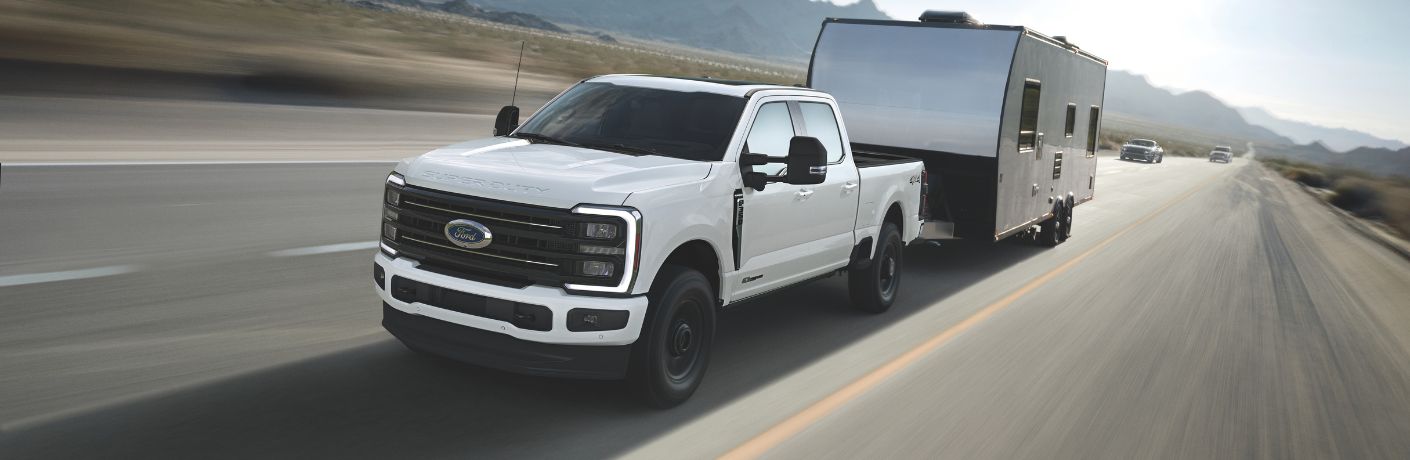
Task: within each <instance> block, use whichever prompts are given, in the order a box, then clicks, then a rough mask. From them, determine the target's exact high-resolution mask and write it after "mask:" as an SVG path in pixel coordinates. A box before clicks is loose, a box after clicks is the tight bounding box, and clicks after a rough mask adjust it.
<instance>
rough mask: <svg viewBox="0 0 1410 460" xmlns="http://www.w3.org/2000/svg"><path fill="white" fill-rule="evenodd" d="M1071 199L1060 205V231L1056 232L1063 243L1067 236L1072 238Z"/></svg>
mask: <svg viewBox="0 0 1410 460" xmlns="http://www.w3.org/2000/svg"><path fill="white" fill-rule="evenodd" d="M1072 208H1073V204H1072V199H1071V198H1069V199H1068V200H1067V202H1065V203H1064V204H1063V205H1062V231H1061V232H1058V237H1059V238H1061V239H1062V241H1063V242H1064V243H1065V242H1067V239H1068V238H1072Z"/></svg>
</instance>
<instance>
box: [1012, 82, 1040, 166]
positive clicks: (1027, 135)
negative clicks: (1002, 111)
mask: <svg viewBox="0 0 1410 460" xmlns="http://www.w3.org/2000/svg"><path fill="white" fill-rule="evenodd" d="M1041 91H1042V84H1041V83H1038V82H1036V81H1029V82H1027V83H1024V85H1023V105H1022V107H1021V108H1020V109H1019V115H1018V151H1020V152H1027V151H1031V150H1033V148H1034V146H1035V145H1036V144H1037V141H1038V96H1039V93H1040V92H1041Z"/></svg>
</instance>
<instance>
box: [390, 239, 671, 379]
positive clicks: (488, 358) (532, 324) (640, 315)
mask: <svg viewBox="0 0 1410 460" xmlns="http://www.w3.org/2000/svg"><path fill="white" fill-rule="evenodd" d="M373 263H375V264H376V268H374V272H377V273H381V278H380V281H379V282H377V283H376V285H375V286H374V287H375V288H376V289H377V295H378V296H379V297H381V298H382V305H383V320H382V326H383V327H384V328H386V329H387V331H388V332H391V333H392V335H394V336H396V337H397V338H398V339H400V340H401V341H402V342H403V343H405V344H407V345H408V346H410V347H411V348H414V349H419V350H423V351H427V352H430V353H434V354H438V355H443V356H446V357H450V358H453V359H457V360H460V361H465V362H469V363H472V364H478V365H483V366H486V367H493V368H497V369H503V370H507V371H512V372H520V373H527V374H535V375H549V376H559V377H578V378H601V379H611V378H621V377H622V376H624V375H625V372H626V365H627V360H628V357H629V355H630V348H631V346H630V345H631V344H632V343H634V342H636V339H637V337H638V335H639V334H640V332H641V325H642V322H643V320H644V318H645V315H646V307H647V300H646V296H635V297H626V298H608V297H591V296H582V295H571V294H568V293H566V292H564V291H563V290H562V289H558V288H551V287H547V286H537V285H531V286H527V287H523V288H515V287H508V286H499V285H494V284H488V283H482V282H478V281H471V280H467V279H462V278H457V277H453V276H448V275H443V274H439V273H433V272H430V271H426V270H423V269H420V268H418V264H417V262H416V261H414V260H410V259H406V258H391V257H388V256H387V255H386V254H384V253H380V252H379V253H378V254H377V256H376V257H375V258H374V260H373ZM399 278H400V279H402V280H401V281H398V279H399ZM408 281H409V282H408ZM409 286H410V287H409ZM398 288H400V289H401V290H402V291H401V292H397V289H398ZM408 291H416V292H408ZM399 298H400V299H399ZM520 307H532V309H531V310H529V311H533V312H535V313H534V314H537V315H542V314H543V313H544V312H547V314H548V315H549V318H547V319H546V320H545V319H543V318H532V319H529V318H524V317H523V315H521V313H520V312H521V311H523V310H521V309H520ZM575 309H584V310H579V312H577V314H575V315H573V316H574V317H575V319H577V320H579V321H581V320H582V317H583V315H582V313H583V312H591V311H594V310H595V311H597V312H598V313H599V315H598V316H601V317H602V318H604V320H603V321H601V322H600V323H599V324H604V325H605V324H608V323H610V321H609V320H606V319H607V318H610V317H612V316H614V315H622V314H625V315H626V319H625V325H624V326H623V327H620V328H615V329H611V330H586V329H587V328H584V327H581V326H582V325H581V324H579V325H575V326H574V329H577V330H569V324H568V323H569V316H570V315H569V312H570V311H572V310H575ZM521 319H527V320H528V323H525V322H524V321H520V320H521ZM608 327H610V326H608Z"/></svg>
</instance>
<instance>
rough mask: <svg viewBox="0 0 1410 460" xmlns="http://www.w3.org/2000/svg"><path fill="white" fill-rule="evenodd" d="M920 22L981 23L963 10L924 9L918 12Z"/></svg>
mask: <svg viewBox="0 0 1410 460" xmlns="http://www.w3.org/2000/svg"><path fill="white" fill-rule="evenodd" d="M920 22H941V23H947V24H971V25H976V26H978V25H983V24H982V23H980V22H979V20H977V19H974V16H970V15H969V13H966V12H963V11H939V10H926V12H924V13H921V14H920Z"/></svg>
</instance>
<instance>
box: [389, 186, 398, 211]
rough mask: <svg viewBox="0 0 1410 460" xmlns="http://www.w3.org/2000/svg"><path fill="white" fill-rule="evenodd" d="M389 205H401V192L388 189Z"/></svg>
mask: <svg viewBox="0 0 1410 460" xmlns="http://www.w3.org/2000/svg"><path fill="white" fill-rule="evenodd" d="M387 204H390V205H392V206H396V205H399V204H401V192H398V191H397V189H394V188H390V187H389V188H387Z"/></svg>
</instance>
